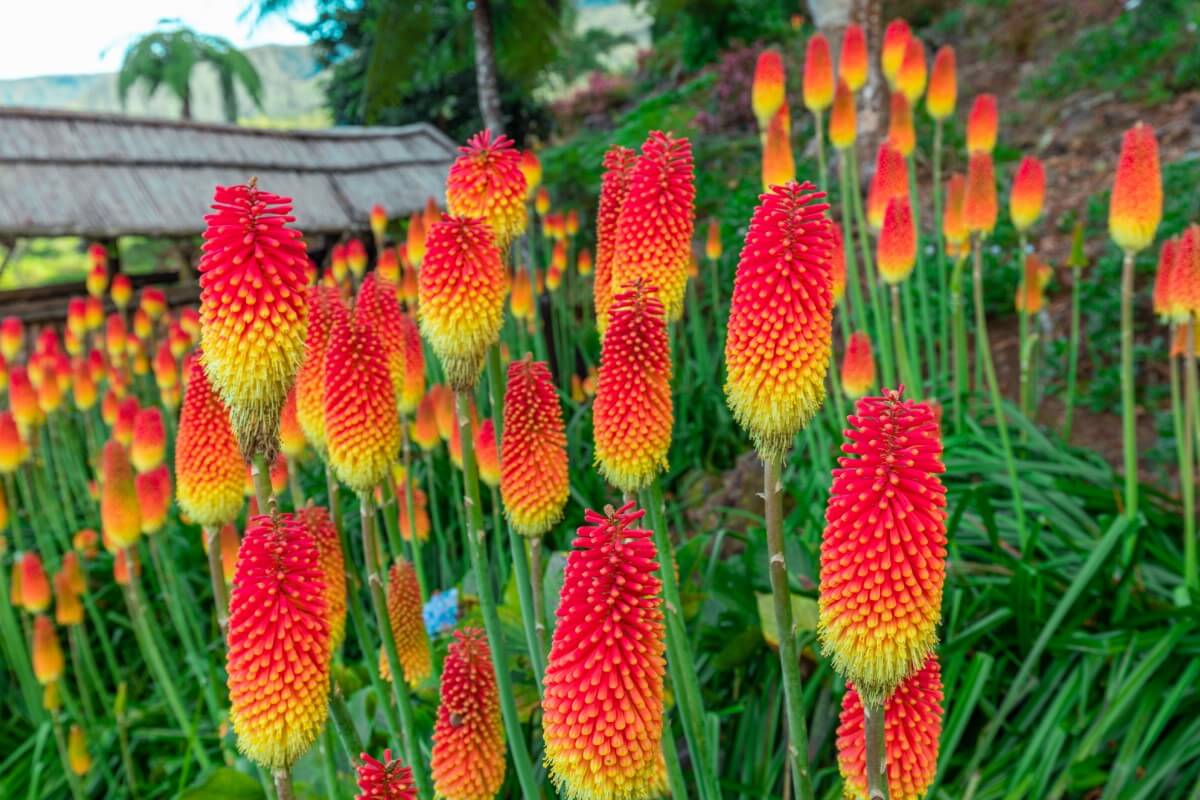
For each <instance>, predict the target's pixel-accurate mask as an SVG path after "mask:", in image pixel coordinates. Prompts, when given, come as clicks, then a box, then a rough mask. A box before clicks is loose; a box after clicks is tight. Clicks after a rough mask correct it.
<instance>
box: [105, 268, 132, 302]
mask: <svg viewBox="0 0 1200 800" xmlns="http://www.w3.org/2000/svg"><path fill="white" fill-rule="evenodd" d="M109 294H110V295H111V296H112V301H113V305H115V306H116V307H117V308H121V309H124V308H128V307H129V301H130V300H132V299H133V284H132V283H130V281H129V276H128V275H126V274H125V273H124V272H118V273H117V274H116V275H114V276H113V279H112V287H111V288H110V289H109Z"/></svg>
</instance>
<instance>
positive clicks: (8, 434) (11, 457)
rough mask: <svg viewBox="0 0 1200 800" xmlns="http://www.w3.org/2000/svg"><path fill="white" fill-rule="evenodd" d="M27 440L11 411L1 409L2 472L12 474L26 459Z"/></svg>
mask: <svg viewBox="0 0 1200 800" xmlns="http://www.w3.org/2000/svg"><path fill="white" fill-rule="evenodd" d="M25 454H26V450H25V442H24V441H23V440H22V439H21V432H20V430H19V429H18V428H17V420H16V417H14V416H13V413H12V412H11V411H0V474H2V475H11V474H13V473H14V472H16V471H17V470H18V469H20V467H21V464H22V462H24V461H25Z"/></svg>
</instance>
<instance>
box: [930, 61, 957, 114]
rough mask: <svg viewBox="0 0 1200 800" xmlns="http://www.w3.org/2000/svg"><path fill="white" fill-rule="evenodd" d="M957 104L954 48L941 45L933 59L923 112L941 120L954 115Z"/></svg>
mask: <svg viewBox="0 0 1200 800" xmlns="http://www.w3.org/2000/svg"><path fill="white" fill-rule="evenodd" d="M957 102H958V67H957V64H956V62H955V57H954V48H953V47H951V46H950V45H948V44H947V45H942V46H941V47H940V48H938V51H937V55H935V56H934V57H933V69H932V71H931V72H930V73H929V91H928V92H927V93H926V94H925V110H926V111H928V112H929V116H931V117H933V118H934V119H937V120H943V119H946V118H947V117H949V116H950V115H952V114H953V113H954V107H955V105H956V104H957Z"/></svg>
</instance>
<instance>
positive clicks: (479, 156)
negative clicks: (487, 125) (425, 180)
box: [426, 130, 528, 255]
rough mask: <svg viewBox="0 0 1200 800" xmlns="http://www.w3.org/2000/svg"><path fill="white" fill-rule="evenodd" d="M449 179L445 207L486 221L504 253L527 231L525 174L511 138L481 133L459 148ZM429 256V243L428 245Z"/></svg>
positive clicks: (458, 214)
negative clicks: (514, 240)
mask: <svg viewBox="0 0 1200 800" xmlns="http://www.w3.org/2000/svg"><path fill="white" fill-rule="evenodd" d="M458 152H459V153H460V155H459V157H458V158H457V159H455V161H454V164H453V165H451V167H450V175H449V176H448V177H447V178H446V207H447V208H448V209H449V210H450V213H451V214H453V215H455V216H459V217H477V218H480V219H483V220H484V221H486V222H487V224H488V226H489V227H491V229H492V235H493V236H495V238H496V246H497V247H499V248H500V250H501V251H504V250H507V249H508V245H509V244H510V243H511V242H512V241H513V239H516V238H517V237H518V236H520V235H521V234H522V233H524V232H525V225H526V221H527V220H526V214H527V213H528V212H527V210H526V207H525V188H526V186H527V184H526V182H525V175H524V173H522V172H521V154H520V153H519V152H518V151H517V148H516V147H514V146H513V141H512V139H509V138H508V137H507V136H505V135H503V134H500V135H499V136H496V137H495V138H493V137H492V132H491V131H487V130H485V131H480V132H479V133H477V134H475V135H474V136H472V137H471V138H470V139H468V140H467V144H466V145H465V146H464V147H460V148H458ZM426 255H428V244H426Z"/></svg>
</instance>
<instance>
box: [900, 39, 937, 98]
mask: <svg viewBox="0 0 1200 800" xmlns="http://www.w3.org/2000/svg"><path fill="white" fill-rule="evenodd" d="M928 80H929V66H928V64H927V63H926V61H925V45H924V43H923V42H922V41H921V40H920V39H919V38H918V37H916V36H909V37H908V43H907V44H905V45H904V58H903V60H901V62H900V71H899V72H897V73H896V90H897V91H899V92H900V93H901V94H903V95H904V98H905V99H906V100H908V105H909V106H910V107H914V108H915V107H916V105H917V101H918V100H920V99H921V95H923V94H925V84H926V82H927V81H928Z"/></svg>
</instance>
